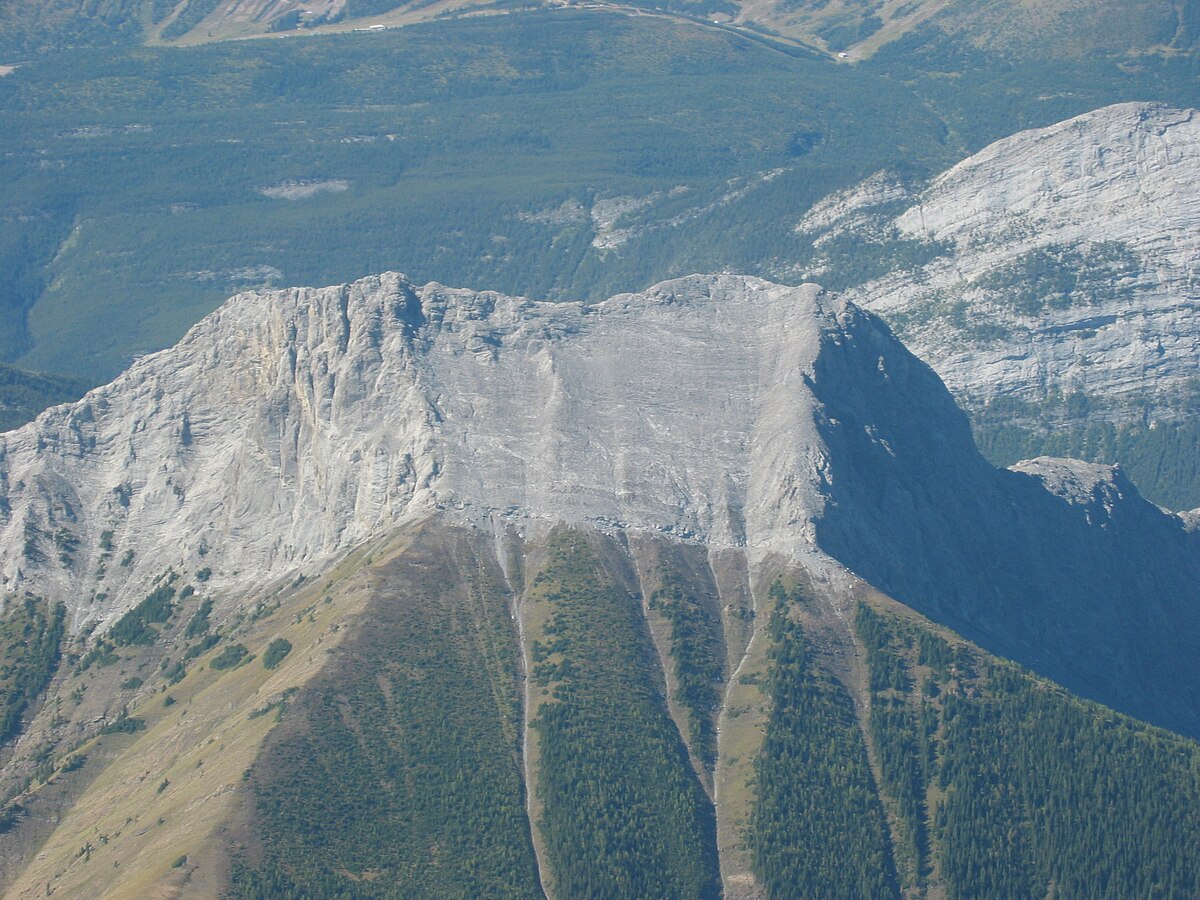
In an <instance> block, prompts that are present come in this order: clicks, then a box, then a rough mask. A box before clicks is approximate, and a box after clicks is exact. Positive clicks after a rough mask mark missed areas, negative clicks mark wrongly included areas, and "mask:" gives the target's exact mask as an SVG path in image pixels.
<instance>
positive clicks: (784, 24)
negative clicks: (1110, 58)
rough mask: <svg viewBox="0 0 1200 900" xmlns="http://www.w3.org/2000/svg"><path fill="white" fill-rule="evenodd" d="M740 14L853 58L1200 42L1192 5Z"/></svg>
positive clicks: (851, 5) (930, 2) (924, 5)
mask: <svg viewBox="0 0 1200 900" xmlns="http://www.w3.org/2000/svg"><path fill="white" fill-rule="evenodd" d="M742 9H743V12H742V15H743V16H745V17H746V18H749V19H754V20H757V21H761V22H763V23H765V24H770V25H772V26H774V27H776V28H779V29H781V30H784V31H785V32H787V33H791V34H796V35H801V36H804V37H806V38H808V39H810V40H814V41H816V42H820V43H822V44H823V45H825V46H827V47H829V48H830V49H832V50H837V51H847V50H848V51H850V52H851V53H852V54H853V55H854V56H855V57H863V56H869V55H870V54H872V53H874V52H875V51H876V50H878V49H879V48H880V47H881V46H885V45H887V44H889V43H891V42H893V41H896V40H898V39H901V38H904V37H910V38H912V37H918V38H921V37H923V38H930V37H933V36H935V35H936V36H942V37H944V38H950V39H951V40H954V41H958V42H961V43H962V44H964V45H966V46H969V47H975V48H979V49H982V50H987V51H990V52H993V53H996V54H997V55H1000V56H1007V57H1015V58H1019V59H1020V58H1023V59H1029V58H1032V57H1037V56H1055V57H1057V58H1060V59H1062V58H1081V57H1087V56H1093V55H1097V54H1104V53H1122V54H1125V53H1128V54H1138V53H1143V52H1147V51H1165V52H1171V51H1181V50H1182V51H1188V50H1192V49H1194V48H1195V46H1196V41H1197V38H1198V37H1200V5H1197V4H1196V3H1195V2H1194V0H1133V2H1129V0H1099V2H1092V3H1087V2H1081V0H1042V2H1039V3H1022V2H1019V0H1000V2H991V3H987V4H979V3H972V2H970V0H915V2H908V3H894V2H886V0H868V2H857V0H853V2H852V0H833V2H828V0H799V2H787V3H782V2H761V0H750V2H746V3H744V4H743V5H742Z"/></svg>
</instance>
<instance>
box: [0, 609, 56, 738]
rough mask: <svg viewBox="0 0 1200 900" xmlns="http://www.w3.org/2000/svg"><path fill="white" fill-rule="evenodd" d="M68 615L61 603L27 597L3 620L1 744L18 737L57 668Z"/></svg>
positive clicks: (0, 626)
mask: <svg viewBox="0 0 1200 900" xmlns="http://www.w3.org/2000/svg"><path fill="white" fill-rule="evenodd" d="M66 613H67V609H66V607H65V606H63V605H62V604H61V603H57V604H55V605H54V606H53V607H52V608H51V607H49V606H48V604H47V603H46V602H45V601H43V600H39V599H37V598H34V597H26V598H25V599H23V600H21V601H13V602H12V603H11V605H10V607H9V608H8V609H6V610H5V615H4V617H3V618H2V619H0V744H3V743H4V742H6V741H7V740H8V739H9V738H11V737H13V736H14V735H15V734H17V732H18V731H19V730H20V728H21V725H22V719H23V717H24V715H25V713H26V711H27V710H28V709H29V707H30V705H31V704H32V703H33V702H34V701H36V700H37V698H38V695H39V694H41V693H42V691H44V690H45V689H46V685H47V684H49V683H50V678H51V677H52V676H53V675H54V672H55V670H56V669H57V668H58V663H59V659H60V658H61V655H62V639H63V631H64V620H65V618H66Z"/></svg>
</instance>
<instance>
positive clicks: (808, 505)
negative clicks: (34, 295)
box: [0, 275, 881, 629]
mask: <svg viewBox="0 0 1200 900" xmlns="http://www.w3.org/2000/svg"><path fill="white" fill-rule="evenodd" d="M843 315H845V308H844V306H843V305H842V304H841V303H840V302H836V301H833V300H831V299H828V298H824V297H822V294H821V291H820V289H819V288H816V287H806V288H800V289H792V288H783V287H779V286H776V285H771V284H768V283H766V282H762V281H757V280H754V279H745V278H735V277H731V276H715V277H697V278H691V279H683V280H680V281H675V282H667V283H665V284H662V285H659V286H658V287H656V288H653V289H651V290H650V291H648V292H646V293H644V294H638V295H626V296H620V297H614V298H613V299H611V300H609V301H607V302H605V303H601V304H597V305H594V306H584V305H581V304H546V303H536V302H532V301H528V300H523V299H518V298H512V297H505V296H500V295H497V294H489V293H475V292H471V291H459V290H452V289H449V288H445V287H442V286H440V285H436V284H431V285H426V286H425V287H423V288H417V287H415V286H413V285H411V284H409V283H408V282H407V281H405V280H404V279H403V278H402V277H400V276H397V275H385V276H381V277H378V278H371V279H366V280H364V281H362V282H358V283H356V284H354V285H349V286H344V287H335V288H328V289H322V290H309V289H300V290H294V291H284V292H278V293H271V294H247V295H242V296H239V297H236V298H234V299H233V300H231V301H230V302H229V303H228V304H226V305H225V306H224V307H223V308H222V309H220V310H219V311H218V312H216V313H214V314H213V315H212V316H210V317H209V318H207V319H205V320H204V321H203V322H201V323H200V324H199V325H197V326H196V327H195V328H193V329H192V331H191V332H190V333H189V334H188V335H187V337H186V338H185V339H184V340H183V341H182V342H181V343H180V344H179V345H178V346H177V347H175V348H173V349H171V350H168V351H165V352H163V353H160V354H157V355H155V356H152V357H148V358H146V359H144V360H142V361H140V362H139V363H137V364H136V365H135V366H133V367H132V368H131V369H130V370H129V371H128V372H127V373H126V374H124V375H123V376H121V377H120V378H119V379H117V381H115V382H113V383H112V384H111V385H109V386H107V387H104V388H101V389H99V390H97V391H94V392H92V393H91V394H89V395H88V396H87V397H86V398H84V399H83V400H82V401H80V402H79V403H77V404H74V405H71V406H65V407H60V408H57V409H54V410H51V411H49V412H47V413H46V414H44V415H43V416H42V417H41V418H39V419H38V420H37V421H36V422H35V423H32V424H31V425H29V426H27V427H25V428H23V429H21V430H19V431H16V432H12V433H10V434H8V435H5V436H4V437H3V439H2V440H0V490H2V493H0V497H2V498H3V503H4V506H3V520H2V522H3V524H2V525H0V572H2V574H0V578H2V579H3V588H4V589H5V590H6V591H8V592H12V593H19V592H22V591H25V590H33V591H35V592H38V593H43V594H47V593H48V594H53V595H55V596H56V597H59V596H61V597H63V598H66V599H67V600H68V602H69V604H70V607H71V613H72V614H71V622H72V626H73V627H74V628H76V629H78V628H82V627H84V626H85V625H86V624H88V623H89V622H101V623H104V622H108V621H111V620H112V619H113V618H114V617H115V616H117V615H119V614H120V613H121V612H123V610H124V609H126V608H128V607H129V605H130V604H131V602H134V601H136V599H137V598H138V597H139V596H140V594H141V593H144V591H145V589H147V588H148V586H149V585H150V584H151V583H152V582H153V581H154V579H155V578H157V577H158V575H160V574H161V573H162V572H163V571H164V570H166V569H167V568H168V567H174V568H175V569H176V570H177V571H180V572H184V573H186V572H190V571H194V570H199V569H202V568H207V569H212V570H213V572H214V575H213V576H212V577H213V582H212V583H213V585H214V586H218V587H220V586H226V587H229V588H233V587H234V586H235V585H236V586H238V587H239V588H244V587H246V586H247V584H248V583H264V582H265V581H267V580H269V579H270V578H271V577H273V576H277V575H281V574H283V573H287V572H291V571H293V570H296V569H298V568H301V567H304V566H319V565H320V564H321V563H322V561H324V560H326V559H329V558H330V557H331V556H334V555H336V554H338V553H340V552H343V551H345V550H346V549H348V548H349V547H352V546H354V545H356V544H358V543H360V542H361V541H363V540H365V539H366V538H368V537H370V536H372V535H375V534H379V533H381V532H383V531H385V530H387V529H388V528H391V527H393V526H395V525H398V524H400V523H402V522H404V521H407V520H411V519H412V518H414V517H419V516H421V515H424V514H427V513H428V512H429V511H431V510H433V509H435V508H441V509H451V510H456V511H457V512H458V514H459V516H460V517H461V518H462V519H464V520H469V521H481V520H484V519H487V518H489V517H502V518H510V519H522V518H527V519H536V520H544V521H546V522H551V523H552V522H554V521H558V520H567V521H588V522H594V523H600V524H604V525H608V526H612V527H617V526H628V527H632V528H640V529H646V530H652V531H661V532H665V533H672V534H676V535H682V536H688V537H692V538H695V539H697V540H702V541H705V542H709V543H711V544H713V545H714V546H733V545H738V546H740V545H743V544H749V545H754V546H760V547H761V548H763V550H764V552H765V551H766V550H767V549H779V550H783V549H787V548H791V547H794V546H796V545H798V544H803V543H805V542H806V541H810V540H811V524H810V522H811V519H812V517H813V516H814V515H815V514H816V513H817V512H819V510H820V508H821V500H820V494H819V490H818V486H817V485H818V483H819V469H820V466H821V465H822V462H821V452H820V447H819V444H818V442H817V441H816V440H815V436H814V434H813V430H812V417H811V409H812V407H813V404H814V401H813V399H812V396H811V388H810V387H809V386H808V382H807V380H806V373H810V372H811V369H812V363H813V360H814V358H815V357H816V355H817V353H818V352H819V346H820V343H821V335H822V334H823V333H824V332H825V331H826V330H832V331H840V329H841V324H840V320H839V317H840V316H843ZM870 327H872V328H877V329H878V328H881V326H879V325H878V324H877V323H872V324H871V326H870Z"/></svg>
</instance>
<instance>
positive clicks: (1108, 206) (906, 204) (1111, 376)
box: [798, 103, 1200, 408]
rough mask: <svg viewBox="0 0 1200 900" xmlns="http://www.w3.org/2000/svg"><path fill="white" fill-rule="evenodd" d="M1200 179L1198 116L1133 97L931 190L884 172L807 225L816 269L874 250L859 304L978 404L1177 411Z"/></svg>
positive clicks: (1185, 372) (1187, 347)
mask: <svg viewBox="0 0 1200 900" xmlns="http://www.w3.org/2000/svg"><path fill="white" fill-rule="evenodd" d="M1197 184H1200V117H1198V116H1197V114H1196V111H1195V110H1177V109H1169V108H1166V107H1162V106H1157V105H1152V104H1142V103H1125V104H1120V105H1117V106H1110V107H1105V108H1103V109H1099V110H1096V111H1094V112H1091V113H1088V114H1086V115H1083V116H1079V117H1077V118H1074V119H1070V120H1068V121H1066V122H1062V123H1059V124H1057V125H1054V126H1051V127H1049V128H1043V129H1039V130H1034V131H1027V132H1021V133H1019V134H1016V135H1014V136H1012V137H1009V138H1006V139H1004V140H1002V141H998V142H997V143H995V144H993V145H991V146H989V147H987V148H986V149H984V150H982V151H980V152H979V153H977V154H976V155H975V156H972V157H970V158H969V159H966V160H964V161H963V162H961V163H959V164H958V165H956V166H955V167H953V168H952V169H950V170H949V171H947V172H945V173H944V174H942V175H940V176H938V177H937V178H935V179H933V180H932V181H931V182H929V183H927V184H917V185H912V184H906V183H904V182H903V181H902V180H900V179H899V178H896V177H893V176H889V175H887V174H881V175H879V176H876V177H875V178H873V179H870V180H869V181H867V182H865V183H864V184H862V185H859V186H858V187H857V188H854V189H852V190H850V191H847V192H844V193H842V194H838V195H835V196H834V197H831V198H829V199H827V200H825V201H823V202H822V203H821V204H819V205H818V206H817V207H816V208H814V209H813V210H812V211H811V212H810V213H809V214H808V215H807V216H806V217H805V218H804V220H803V221H802V222H801V223H800V225H799V226H798V231H800V232H801V233H802V234H804V235H807V236H808V237H809V238H811V239H812V241H813V244H814V252H815V263H814V264H813V266H812V267H810V274H811V275H813V276H814V277H820V276H821V274H822V273H823V272H825V271H835V270H836V267H837V265H838V262H837V261H838V260H839V259H840V258H841V256H842V255H844V254H846V253H849V252H854V253H856V254H857V255H858V258H859V259H860V260H862V259H869V258H872V257H874V258H875V259H876V260H877V263H876V265H875V266H874V272H873V273H872V274H871V275H870V277H868V278H867V279H866V280H865V281H863V283H860V284H858V285H856V286H854V287H852V288H851V289H849V290H848V291H847V292H846V296H847V297H849V298H850V299H852V300H853V301H854V302H856V303H858V304H860V305H863V306H866V307H868V308H869V309H872V310H875V311H877V312H879V313H881V314H883V315H884V316H885V317H887V318H888V319H889V320H890V321H891V322H892V323H893V324H894V325H895V326H896V327H897V329H898V331H899V332H900V334H901V335H902V337H903V338H904V339H905V341H906V343H908V344H909V346H910V347H911V348H912V349H913V350H914V351H915V352H916V353H917V354H918V355H920V356H921V357H922V358H923V359H925V360H927V361H929V362H930V363H931V364H932V365H933V366H934V368H935V369H937V371H938V373H939V374H940V375H941V376H942V378H943V379H944V380H945V381H946V383H947V385H948V386H949V387H950V388H951V389H952V390H953V391H954V392H955V393H956V394H958V395H959V396H961V397H964V398H966V399H967V400H968V401H971V402H975V401H986V400H989V399H993V398H995V397H997V396H1012V397H1018V398H1020V399H1023V400H1027V401H1039V400H1041V399H1043V398H1045V397H1046V396H1048V395H1049V394H1050V393H1051V392H1054V391H1061V392H1072V391H1083V392H1084V393H1086V394H1089V395H1092V396H1096V397H1102V398H1104V399H1105V400H1106V401H1108V402H1109V403H1110V404H1112V405H1114V406H1116V407H1118V408H1119V407H1122V406H1132V405H1133V404H1134V403H1135V402H1136V401H1138V400H1139V399H1141V398H1149V399H1151V400H1152V401H1153V400H1155V399H1158V400H1160V401H1162V402H1164V403H1169V402H1170V400H1171V398H1174V397H1177V396H1178V395H1179V393H1180V392H1181V391H1184V390H1186V389H1188V385H1189V383H1190V382H1192V381H1193V380H1194V379H1196V378H1197V376H1198V375H1200V287H1198V281H1197V276H1198V274H1200V272H1198V270H1197V259H1198V258H1200V257H1198V253H1200V229H1197V227H1196V222H1197V217H1198V215H1200V192H1197V189H1196V185H1197Z"/></svg>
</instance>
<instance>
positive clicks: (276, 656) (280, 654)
mask: <svg viewBox="0 0 1200 900" xmlns="http://www.w3.org/2000/svg"><path fill="white" fill-rule="evenodd" d="M291 652H292V642H291V641H289V640H288V639H287V638H275V640H273V641H271V643H270V644H268V645H267V649H266V652H264V653H263V659H262V664H263V668H264V669H274V668H275V667H276V666H278V665H279V664H280V663H281V662H283V661H284V659H285V658H286V657H287V655H288V654H289V653H291Z"/></svg>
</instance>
